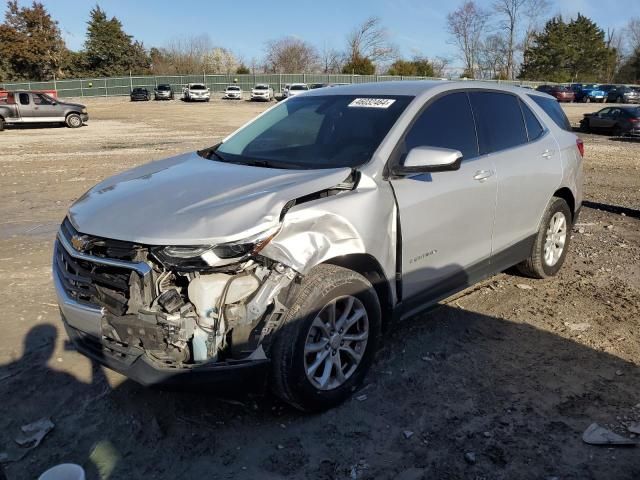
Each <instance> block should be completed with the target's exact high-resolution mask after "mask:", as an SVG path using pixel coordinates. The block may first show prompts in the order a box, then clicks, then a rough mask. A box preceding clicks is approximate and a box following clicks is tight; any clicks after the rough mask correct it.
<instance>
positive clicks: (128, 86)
mask: <svg viewBox="0 0 640 480" xmlns="http://www.w3.org/2000/svg"><path fill="white" fill-rule="evenodd" d="M403 80H443V79H442V78H432V77H403V76H393V75H348V74H346V75H345V74H337V75H334V74H308V73H299V74H277V73H276V74H255V75H253V74H249V75H233V74H229V75H207V74H205V73H203V74H200V75H154V76H137V75H136V76H126V77H108V78H83V79H70V80H51V81H49V82H16V83H0V88H4V89H5V90H56V91H57V92H58V96H59V97H114V96H123V95H129V93H130V92H131V90H132V89H133V88H136V87H146V88H150V89H153V88H155V87H156V86H158V85H160V84H169V85H171V87H172V88H173V90H174V91H175V92H176V93H177V94H180V93H181V92H182V89H183V87H184V86H186V85H187V84H188V83H204V84H205V85H206V86H207V87H208V88H209V89H210V90H211V92H214V93H215V92H222V91H223V90H224V89H225V88H226V87H227V86H228V85H232V84H236V85H239V86H240V87H241V88H242V90H244V91H249V90H251V88H253V86H254V85H256V84H257V83H268V84H269V85H270V86H271V87H272V88H273V90H274V92H275V93H276V94H278V93H279V92H281V91H282V89H283V88H284V86H285V85H286V84H288V83H367V82H387V81H403ZM485 81H487V82H496V83H502V84H512V85H527V86H531V87H536V86H537V85H540V84H541V83H543V82H521V81H517V80H516V81H505V80H485Z"/></svg>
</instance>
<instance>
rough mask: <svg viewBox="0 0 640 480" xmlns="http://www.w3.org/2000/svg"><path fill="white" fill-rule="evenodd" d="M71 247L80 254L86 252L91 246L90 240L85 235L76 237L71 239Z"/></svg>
mask: <svg viewBox="0 0 640 480" xmlns="http://www.w3.org/2000/svg"><path fill="white" fill-rule="evenodd" d="M71 245H72V246H73V248H75V249H76V250H78V251H79V252H84V251H85V249H86V248H87V246H88V245H89V239H88V238H87V237H85V236H84V235H74V236H73V237H71Z"/></svg>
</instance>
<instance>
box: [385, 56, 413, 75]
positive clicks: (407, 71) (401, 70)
mask: <svg viewBox="0 0 640 480" xmlns="http://www.w3.org/2000/svg"><path fill="white" fill-rule="evenodd" d="M416 72H417V69H416V66H415V64H414V63H413V62H411V61H409V60H396V61H395V62H393V63H392V64H391V66H390V67H389V70H387V74H389V75H402V76H406V77H413V76H415V75H417V73H416Z"/></svg>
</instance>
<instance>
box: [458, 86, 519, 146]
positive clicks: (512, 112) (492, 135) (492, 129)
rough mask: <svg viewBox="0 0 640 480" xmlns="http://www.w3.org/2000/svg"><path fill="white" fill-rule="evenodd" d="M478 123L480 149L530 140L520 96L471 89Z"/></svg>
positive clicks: (517, 143) (472, 103) (513, 144)
mask: <svg viewBox="0 0 640 480" xmlns="http://www.w3.org/2000/svg"><path fill="white" fill-rule="evenodd" d="M469 98H470V99H471V107H472V108H473V114H474V115H475V117H476V125H477V126H478V143H479V144H480V153H481V154H485V153H491V152H497V151H500V150H505V149H507V148H511V147H515V146H517V145H522V144H523V143H527V131H526V129H525V126H524V119H523V117H522V110H521V109H520V105H519V102H520V100H519V99H518V97H516V96H515V95H511V94H508V93H498V92H469Z"/></svg>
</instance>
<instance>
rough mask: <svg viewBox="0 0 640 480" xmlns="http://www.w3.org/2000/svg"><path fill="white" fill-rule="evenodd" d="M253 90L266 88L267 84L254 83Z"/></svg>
mask: <svg viewBox="0 0 640 480" xmlns="http://www.w3.org/2000/svg"><path fill="white" fill-rule="evenodd" d="M253 89H254V90H266V89H267V86H266V85H256V86H255V87H253Z"/></svg>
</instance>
